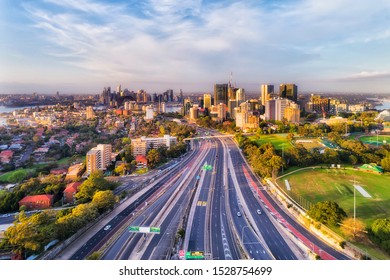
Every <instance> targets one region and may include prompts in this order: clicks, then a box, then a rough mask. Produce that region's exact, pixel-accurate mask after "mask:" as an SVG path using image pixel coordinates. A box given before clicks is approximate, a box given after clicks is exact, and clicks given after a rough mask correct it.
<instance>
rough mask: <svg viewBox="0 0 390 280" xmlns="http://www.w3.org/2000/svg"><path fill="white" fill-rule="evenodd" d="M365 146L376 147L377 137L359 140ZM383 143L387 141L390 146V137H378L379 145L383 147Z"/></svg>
mask: <svg viewBox="0 0 390 280" xmlns="http://www.w3.org/2000/svg"><path fill="white" fill-rule="evenodd" d="M359 140H360V141H362V142H363V143H364V144H369V145H376V144H377V137H376V135H375V136H362V137H360V138H359ZM383 141H386V142H387V144H390V135H378V145H379V146H381V145H383Z"/></svg>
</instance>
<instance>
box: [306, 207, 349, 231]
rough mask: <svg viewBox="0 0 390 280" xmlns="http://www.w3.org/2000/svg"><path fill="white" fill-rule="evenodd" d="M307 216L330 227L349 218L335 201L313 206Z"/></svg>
mask: <svg viewBox="0 0 390 280" xmlns="http://www.w3.org/2000/svg"><path fill="white" fill-rule="evenodd" d="M307 214H308V215H309V216H310V217H311V218H313V219H314V220H316V221H317V222H320V223H323V224H324V225H328V226H336V225H337V224H339V223H341V221H342V220H343V219H344V218H345V217H347V214H346V213H345V211H344V210H343V209H342V208H341V207H340V206H339V205H338V204H337V203H336V202H333V201H321V202H317V203H316V204H315V205H313V206H312V207H311V208H310V209H309V211H307Z"/></svg>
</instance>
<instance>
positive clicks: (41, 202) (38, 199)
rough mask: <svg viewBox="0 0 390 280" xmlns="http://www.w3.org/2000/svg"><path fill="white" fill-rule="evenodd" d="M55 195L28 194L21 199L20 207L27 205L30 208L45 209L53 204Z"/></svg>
mask: <svg viewBox="0 0 390 280" xmlns="http://www.w3.org/2000/svg"><path fill="white" fill-rule="evenodd" d="M53 200H54V195H51V194H39V195H28V196H26V197H24V198H23V199H22V200H20V201H19V207H21V206H22V205H24V206H26V208H27V209H28V210H34V209H45V208H50V207H52V206H53Z"/></svg>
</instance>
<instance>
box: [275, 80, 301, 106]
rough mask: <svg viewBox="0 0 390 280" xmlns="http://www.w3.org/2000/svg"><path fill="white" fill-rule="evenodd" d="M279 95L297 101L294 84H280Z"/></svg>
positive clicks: (296, 90)
mask: <svg viewBox="0 0 390 280" xmlns="http://www.w3.org/2000/svg"><path fill="white" fill-rule="evenodd" d="M279 97H282V98H287V99H290V100H292V101H295V102H297V101H298V87H297V85H295V84H280V87H279Z"/></svg>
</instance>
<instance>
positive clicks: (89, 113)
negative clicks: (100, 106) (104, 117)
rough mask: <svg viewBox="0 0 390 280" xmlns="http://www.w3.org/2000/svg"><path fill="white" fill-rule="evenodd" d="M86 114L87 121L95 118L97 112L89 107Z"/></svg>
mask: <svg viewBox="0 0 390 280" xmlns="http://www.w3.org/2000/svg"><path fill="white" fill-rule="evenodd" d="M86 114H87V120H90V119H93V118H95V112H94V111H93V107H92V106H88V107H87V109H86Z"/></svg>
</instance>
